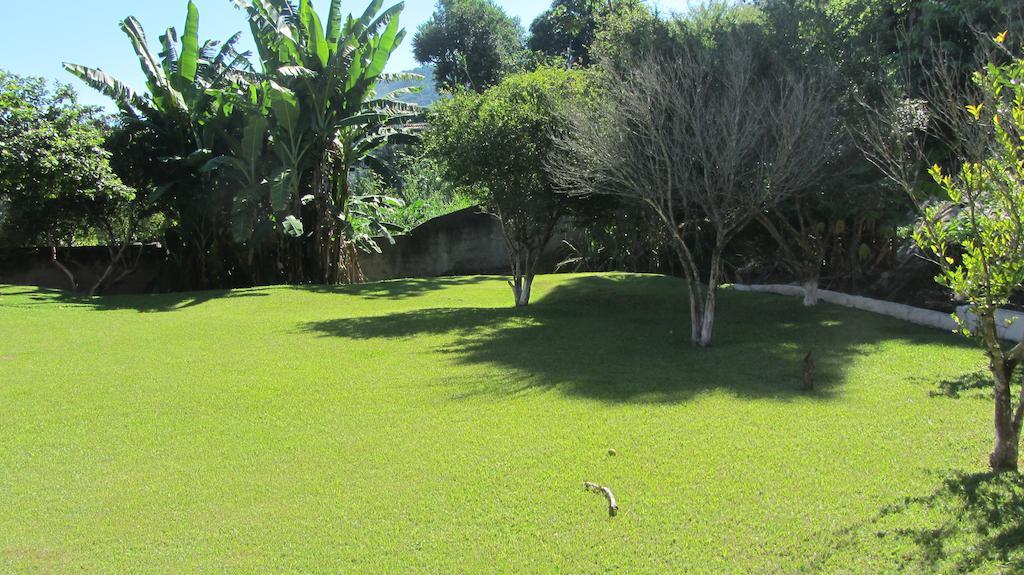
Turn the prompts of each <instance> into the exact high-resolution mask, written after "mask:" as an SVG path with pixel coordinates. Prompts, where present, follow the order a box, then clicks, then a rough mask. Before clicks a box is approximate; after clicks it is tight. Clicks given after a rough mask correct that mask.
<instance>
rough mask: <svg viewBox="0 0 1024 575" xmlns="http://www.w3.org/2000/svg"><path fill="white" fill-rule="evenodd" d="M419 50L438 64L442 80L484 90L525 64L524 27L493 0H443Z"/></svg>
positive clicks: (419, 35)
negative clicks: (523, 59) (523, 61)
mask: <svg viewBox="0 0 1024 575" xmlns="http://www.w3.org/2000/svg"><path fill="white" fill-rule="evenodd" d="M413 50H414V54H415V56H416V59H417V60H419V61H420V62H421V63H430V64H432V65H433V66H434V77H435V78H436V80H437V84H438V86H440V87H442V88H444V89H446V90H449V91H451V90H454V89H456V88H466V89H469V90H474V91H476V92H483V91H484V90H486V89H487V88H490V87H491V86H494V85H495V84H497V83H498V82H500V81H501V79H502V77H504V76H505V75H507V74H509V73H510V72H514V71H516V70H517V69H518V68H519V67H520V66H521V64H522V58H523V30H522V26H520V24H519V21H518V20H517V19H515V18H511V17H509V16H508V15H507V14H505V12H504V10H502V9H501V8H500V7H498V6H497V5H496V4H495V3H494V1H493V0H438V2H437V10H436V11H435V12H434V15H433V16H432V17H431V18H430V20H428V21H427V22H425V23H424V24H423V25H421V26H420V27H419V30H417V31H416V36H415V37H414V38H413Z"/></svg>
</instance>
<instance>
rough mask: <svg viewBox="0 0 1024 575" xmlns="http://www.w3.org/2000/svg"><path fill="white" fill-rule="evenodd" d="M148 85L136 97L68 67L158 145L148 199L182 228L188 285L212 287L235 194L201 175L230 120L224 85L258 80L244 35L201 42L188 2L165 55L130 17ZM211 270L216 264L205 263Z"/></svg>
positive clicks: (103, 76)
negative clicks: (220, 98) (221, 98)
mask: <svg viewBox="0 0 1024 575" xmlns="http://www.w3.org/2000/svg"><path fill="white" fill-rule="evenodd" d="M121 30H122V31H123V32H124V33H125V34H126V35H127V36H128V39H129V41H130V42H131V44H132V48H133V50H134V52H135V55H136V56H137V58H138V60H139V65H140V67H141V68H142V71H143V73H144V76H145V79H146V91H145V92H144V93H139V92H136V91H135V90H133V89H132V88H130V87H129V86H128V85H127V84H125V83H124V82H122V81H120V80H118V79H117V78H114V77H113V76H111V75H109V74H107V73H106V72H104V71H103V70H101V69H98V68H90V67H87V66H82V65H79V64H71V63H65V64H64V67H65V69H66V70H67V71H68V72H70V73H71V74H73V75H75V76H77V77H78V78H79V79H81V80H82V81H83V82H85V83H86V84H87V85H89V86H91V87H92V88H94V89H96V90H98V91H99V92H101V93H103V94H105V95H106V96H108V97H110V98H111V99H112V100H113V101H114V103H115V104H116V105H117V107H118V108H119V110H120V111H121V115H122V118H123V121H124V122H125V123H126V125H128V126H129V127H131V128H132V130H133V131H135V132H136V133H139V134H147V135H148V136H149V138H150V140H151V141H152V142H153V153H152V156H153V157H152V158H149V161H148V163H149V165H148V167H147V169H146V170H145V171H146V173H147V175H148V176H149V179H150V180H151V182H150V183H151V184H152V186H151V187H152V189H151V190H150V191H149V194H148V195H149V201H150V202H153V203H157V202H161V203H163V204H165V205H166V206H167V207H168V209H169V210H170V211H171V212H172V213H173V215H174V218H175V220H176V221H177V222H178V231H179V232H180V236H181V238H182V246H183V247H182V248H181V249H182V252H183V253H181V254H178V258H177V259H178V260H179V261H181V262H183V265H184V267H186V268H188V269H190V270H191V272H192V274H193V275H192V276H191V277H190V278H189V279H188V280H187V281H188V283H191V284H192V285H194V286H196V287H213V286H214V285H216V284H218V283H220V279H219V278H217V277H213V276H215V275H217V274H216V273H214V272H213V271H212V270H214V269H219V268H220V267H222V266H220V264H219V262H217V261H215V260H216V259H217V258H222V257H223V254H225V253H226V252H227V251H228V250H230V249H231V248H230V246H226V245H221V244H223V243H224V240H222V239H221V238H222V236H223V235H224V234H221V233H220V232H219V230H220V229H221V228H223V227H225V226H226V225H227V224H228V221H227V220H228V218H229V215H228V214H227V213H226V212H228V211H229V206H230V204H231V193H230V190H229V189H225V187H224V186H219V185H217V182H216V181H214V178H213V176H212V175H211V174H209V173H208V172H204V171H203V170H202V168H203V166H204V165H205V164H206V163H207V162H208V161H209V160H210V158H212V157H214V156H216V155H217V150H218V149H222V148H223V147H224V143H223V141H222V140H221V139H220V134H222V133H224V132H225V129H224V124H226V123H229V122H231V121H232V117H231V114H227V115H225V114H224V113H223V112H224V109H223V108H221V107H219V106H217V105H216V102H215V99H216V98H217V94H218V91H219V90H220V88H221V87H223V86H225V85H228V84H230V83H231V82H234V81H237V80H240V79H245V78H250V77H252V76H253V69H252V64H251V62H250V60H249V54H248V53H244V52H240V51H239V50H238V43H239V41H240V39H241V34H236V35H235V36H233V37H231V38H230V39H229V40H228V41H226V42H224V43H223V44H221V43H220V42H216V41H206V42H202V43H201V42H200V38H199V10H198V8H197V7H196V5H195V3H194V2H192V1H190V2H189V3H188V8H187V15H186V18H185V27H184V29H183V32H182V34H181V35H179V34H178V32H177V30H176V29H175V28H169V29H168V30H167V31H166V32H165V33H164V34H163V35H161V36H160V38H159V43H160V51H159V52H158V53H154V51H153V50H152V49H151V48H150V45H149V41H148V39H147V37H146V32H145V30H144V29H143V27H142V25H141V24H140V23H139V21H138V20H136V19H135V18H133V17H129V18H126V19H125V20H124V21H122V22H121ZM207 264H212V265H207Z"/></svg>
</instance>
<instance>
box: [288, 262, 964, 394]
mask: <svg viewBox="0 0 1024 575" xmlns="http://www.w3.org/2000/svg"><path fill="white" fill-rule="evenodd" d="M684 290H685V284H684V283H683V282H682V281H680V280H676V279H672V278H662V277H649V276H648V277H614V276H612V277H609V276H593V277H581V278H576V279H572V280H569V281H566V282H563V283H561V284H559V285H558V286H556V287H555V288H554V289H552V290H551V291H550V292H549V293H548V294H547V295H545V296H544V297H543V298H542V299H540V300H538V301H536V302H535V303H534V304H532V305H531V306H530V307H529V308H526V309H512V308H473V307H471V308H435V309H423V310H416V311H411V312H405V313H397V314H392V315H385V316H376V317H354V318H339V319H333V320H328V321H320V322H314V323H309V324H304V325H303V326H301V328H302V329H303V330H304V331H307V332H311V333H317V334H320V335H322V336H324V337H341V338H351V339H367V338H379V339H385V340H401V339H406V338H414V337H417V336H422V335H433V336H444V338H445V339H443V340H442V342H443V343H442V344H441V345H442V347H441V349H439V350H437V351H440V352H441V353H446V354H451V355H452V356H453V357H454V359H455V361H456V362H458V363H462V364H489V365H494V366H498V367H500V368H503V369H505V370H512V371H510V372H506V373H509V376H508V377H505V378H503V379H502V380H501V381H500V382H499V383H495V384H493V385H490V386H486V385H485V386H483V387H482V388H481V390H480V391H479V393H510V392H511V393H519V392H522V391H524V390H526V389H532V388H557V389H559V390H560V391H563V392H565V393H569V394H574V395H580V396H583V397H587V398H592V399H598V400H604V401H609V402H627V401H628V402H646V403H660V402H678V401H685V400H687V399H689V398H691V397H693V396H695V395H698V394H700V393H703V392H706V391H711V390H725V391H728V392H731V393H734V394H736V395H739V396H744V397H751V398H771V399H778V400H789V399H795V398H797V397H811V398H816V399H827V398H829V397H832V396H833V395H834V394H836V393H837V392H838V387H839V386H840V384H841V382H842V381H843V372H844V370H845V368H846V367H847V365H848V364H849V363H850V361H851V359H852V358H853V357H854V356H856V355H858V354H864V353H869V352H870V351H871V348H870V346H871V344H874V343H878V342H881V341H883V340H893V339H900V340H915V341H916V340H921V341H942V342H943V343H949V342H950V341H951V338H949V337H948V336H945V335H943V334H941V333H939V332H936V333H935V334H930V333H927V332H923V330H920V329H916V328H912V327H910V326H907V325H905V324H902V323H900V322H897V321H896V320H890V319H887V318H878V317H876V316H871V315H869V314H859V313H853V312H847V311H846V310H841V309H838V308H833V307H830V306H821V307H819V308H816V309H810V310H809V309H805V308H804V307H803V306H802V305H800V303H799V302H798V301H797V300H796V299H792V300H790V299H783V298H778V297H774V296H759V295H753V294H739V293H735V292H730V291H723V293H722V295H721V299H722V304H721V307H720V310H719V318H718V323H717V334H716V338H717V339H716V343H715V346H714V347H712V348H710V349H696V348H694V347H693V346H691V345H690V344H689V319H688V311H687V302H686V294H685V291H684ZM794 318H799V319H794ZM908 334H909V335H908ZM808 351H813V352H814V355H815V357H816V358H817V366H816V367H817V370H816V371H817V387H816V391H814V392H810V393H805V392H802V391H800V380H801V376H802V369H803V363H802V360H803V357H804V355H806V354H807V352H808ZM496 386H503V387H502V388H498V387H496ZM509 386H511V387H512V388H514V389H510V388H509Z"/></svg>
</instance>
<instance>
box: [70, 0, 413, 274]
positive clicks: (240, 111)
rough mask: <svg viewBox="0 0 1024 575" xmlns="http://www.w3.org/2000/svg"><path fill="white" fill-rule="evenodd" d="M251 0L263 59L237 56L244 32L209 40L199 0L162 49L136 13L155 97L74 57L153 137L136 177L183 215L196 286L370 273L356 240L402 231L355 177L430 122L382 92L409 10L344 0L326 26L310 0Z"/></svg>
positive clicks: (178, 245)
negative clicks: (348, 10)
mask: <svg viewBox="0 0 1024 575" xmlns="http://www.w3.org/2000/svg"><path fill="white" fill-rule="evenodd" d="M238 5H239V7H241V8H242V9H244V10H245V12H246V14H247V19H248V22H249V25H250V28H251V33H252V36H253V39H254V41H255V44H256V46H257V50H258V56H259V60H258V65H254V64H253V63H252V62H251V60H250V58H249V55H248V54H242V53H239V52H238V51H237V49H236V48H237V46H238V43H239V40H240V35H235V36H233V37H232V38H231V39H229V40H228V41H227V42H225V43H224V44H223V45H221V44H219V43H217V42H212V41H209V42H205V43H200V37H199V11H198V9H197V8H196V6H195V4H194V3H193V2H189V4H188V15H187V18H186V24H185V28H184V32H183V33H182V34H181V35H180V36H179V34H178V33H177V31H176V30H175V29H173V28H172V29H170V30H168V32H167V33H166V34H164V35H163V36H161V38H160V41H161V45H162V48H163V50H162V52H160V54H159V55H154V54H153V53H152V52H151V51H150V48H149V46H148V44H147V41H146V36H145V33H144V32H143V30H142V27H141V25H140V24H139V23H138V22H137V21H136V20H135V19H133V18H128V19H127V20H125V21H124V22H123V23H122V29H123V30H124V31H125V33H126V34H127V35H128V37H129V39H130V40H131V43H132V46H133V48H134V50H135V52H136V54H137V56H138V57H139V61H140V63H141V65H142V68H143V71H144V72H145V74H146V77H147V93H146V94H145V95H140V94H137V93H135V92H133V91H132V90H131V89H130V88H128V87H127V86H125V85H124V84H122V83H121V82H119V81H117V80H116V79H114V78H111V77H110V76H108V75H107V74H105V73H104V72H102V71H100V70H96V69H91V68H86V67H83V66H78V65H71V64H69V65H67V68H68V70H69V71H70V72H72V73H74V74H75V75H77V76H79V77H80V78H82V79H83V80H85V81H86V82H87V83H89V84H90V85H92V86H94V87H95V88H97V89H99V90H101V91H102V92H103V93H105V94H107V95H108V96H110V97H112V98H113V99H114V100H115V102H116V103H117V105H118V107H119V109H120V111H121V115H122V118H123V122H124V123H125V125H126V126H127V127H128V129H129V130H130V132H131V134H132V139H134V140H135V141H136V143H135V144H134V145H138V144H141V145H142V146H143V149H144V150H145V154H146V157H144V158H140V159H139V161H138V162H135V164H136V165H137V166H138V165H141V169H140V170H136V172H137V173H139V172H141V173H142V174H144V175H145V176H144V177H145V178H148V179H149V180H150V181H149V182H146V183H148V184H149V185H151V186H152V187H153V188H154V189H156V190H157V192H156V193H155V194H154V198H153V200H154V201H159V202H160V203H161V204H162V205H163V206H165V209H166V210H167V211H168V213H169V214H170V216H171V217H172V219H173V221H174V222H175V226H174V227H173V228H172V229H171V230H170V234H169V237H168V244H169V247H170V249H171V250H172V252H173V253H174V258H173V261H176V262H178V265H179V268H180V269H179V273H178V274H177V276H178V277H179V278H181V280H182V282H183V283H184V285H186V286H198V287H212V286H219V285H244V284H249V283H253V282H266V281H273V280H275V279H285V280H288V281H292V282H308V281H315V282H330V283H333V282H337V281H341V280H349V281H351V280H355V279H358V278H359V276H360V272H359V269H358V265H357V258H356V255H355V250H356V249H357V248H359V247H375V245H376V244H375V243H374V242H373V241H372V240H371V239H370V234H368V233H366V230H372V231H373V232H374V235H377V234H380V233H383V234H384V235H385V236H387V235H388V234H389V233H390V230H389V226H388V224H387V223H386V222H385V221H382V218H380V214H381V213H382V212H386V211H387V210H389V209H391V207H392V206H393V205H394V204H395V203H396V202H395V201H394V200H391V199H390V198H387V197H384V196H379V195H373V196H361V195H356V194H353V193H352V190H351V186H350V185H349V184H350V176H351V174H352V173H353V172H354V170H355V169H356V168H357V167H359V166H365V167H367V168H370V169H376V170H380V171H386V170H387V166H386V165H384V164H383V163H382V162H380V161H377V159H376V158H375V156H374V154H375V153H376V152H377V151H378V150H380V149H381V148H383V147H384V146H386V145H388V144H392V143H399V142H407V141H408V138H409V137H411V135H412V134H411V130H410V129H409V124H410V123H412V122H413V121H415V119H416V117H417V116H416V113H417V108H416V107H415V106H414V105H411V104H407V103H403V102H399V101H397V100H395V99H394V97H393V96H394V95H395V94H384V95H379V94H377V92H376V88H377V84H378V82H379V81H380V80H382V79H388V77H387V76H386V75H385V74H384V68H385V66H386V64H387V62H388V60H389V58H390V56H391V54H392V53H393V52H394V51H395V49H396V48H397V47H398V45H399V44H400V43H401V42H402V39H403V37H404V32H403V31H402V30H401V29H400V27H399V14H400V13H401V10H402V6H403V5H402V4H397V5H395V6H393V7H391V8H389V9H386V10H381V2H373V3H371V4H370V6H369V7H368V8H367V9H366V11H365V12H364V13H363V14H362V16H360V17H357V18H356V17H351V16H350V17H348V18H344V17H343V14H342V12H341V2H340V0H335V1H333V2H332V3H331V5H330V12H329V14H328V15H327V19H326V21H325V22H326V24H324V23H323V21H322V20H321V18H320V16H319V14H317V12H316V11H315V10H314V9H313V7H312V3H311V2H309V1H308V0H303V1H301V2H299V3H298V4H297V5H295V4H292V3H291V2H290V1H288V0H252V1H251V2H248V1H247V2H240V3H239V4H238ZM131 153H132V152H129V154H131ZM356 220H359V223H356ZM367 222H368V223H369V226H367V225H366V223H367Z"/></svg>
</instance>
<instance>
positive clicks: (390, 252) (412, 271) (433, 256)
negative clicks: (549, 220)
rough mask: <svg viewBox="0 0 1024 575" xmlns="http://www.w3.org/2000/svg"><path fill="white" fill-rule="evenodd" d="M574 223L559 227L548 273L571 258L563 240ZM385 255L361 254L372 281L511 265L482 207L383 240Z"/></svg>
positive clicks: (496, 270)
mask: <svg viewBox="0 0 1024 575" xmlns="http://www.w3.org/2000/svg"><path fill="white" fill-rule="evenodd" d="M570 233H571V228H570V226H567V225H563V226H559V227H558V229H556V230H555V233H554V235H553V237H552V239H551V242H550V243H548V246H547V248H546V249H545V252H544V259H543V260H542V261H541V264H540V271H541V272H542V273H549V272H552V271H554V270H555V266H556V265H557V264H558V263H559V262H560V261H562V260H563V259H565V256H566V249H565V247H564V245H565V244H564V243H563V240H565V239H567V237H568V235H569V234H570ZM378 244H379V245H380V248H381V253H379V254H378V253H369V254H366V253H364V254H361V256H360V260H359V263H360V265H361V266H362V268H363V273H364V274H365V275H366V279H367V280H369V281H377V280H387V279H398V278H423V277H439V276H457V275H483V274H504V273H508V272H509V269H510V268H511V264H510V263H509V258H508V248H507V247H506V246H505V239H504V237H503V236H502V233H501V224H500V223H499V222H498V220H497V219H496V218H495V217H494V216H492V215H490V214H486V213H483V212H481V211H480V208H478V207H475V206H474V207H470V208H466V209H463V210H459V211H457V212H453V213H450V214H447V215H444V216H440V217H437V218H434V219H432V220H430V221H428V222H425V223H424V224H422V225H420V226H419V227H417V228H415V229H413V230H412V231H410V232H409V233H408V234H406V235H403V236H397V237H395V243H394V244H393V245H392V244H389V243H387V242H386V241H384V240H379V241H378Z"/></svg>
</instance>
